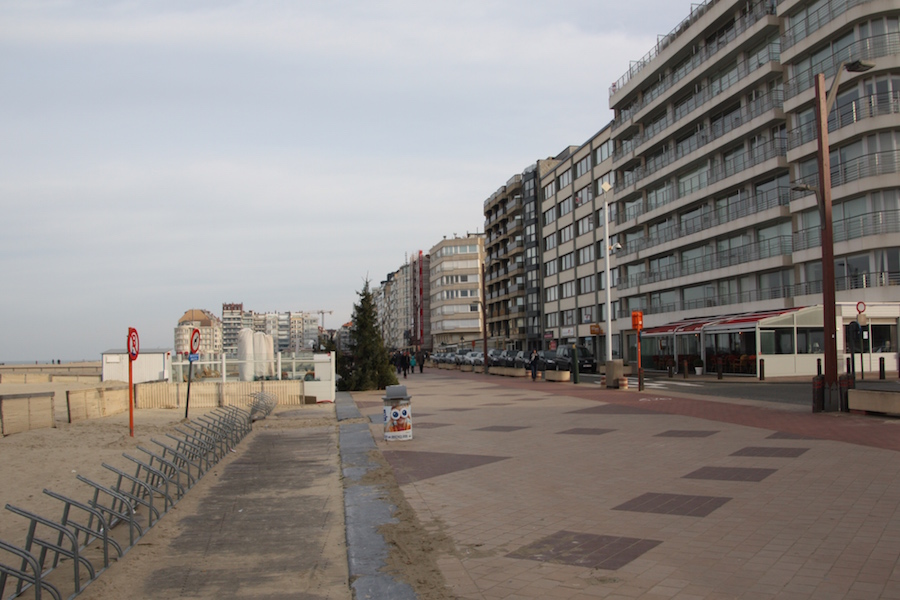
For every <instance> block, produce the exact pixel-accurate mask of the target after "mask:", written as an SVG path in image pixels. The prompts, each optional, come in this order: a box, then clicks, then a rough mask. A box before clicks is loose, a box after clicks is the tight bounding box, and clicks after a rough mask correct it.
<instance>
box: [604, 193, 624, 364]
mask: <svg viewBox="0 0 900 600" xmlns="http://www.w3.org/2000/svg"><path fill="white" fill-rule="evenodd" d="M600 189H602V190H603V247H604V248H605V250H604V257H605V263H606V267H605V270H606V362H607V363H608V362H609V361H611V360H612V297H611V293H610V288H611V287H612V279H611V278H610V274H609V253H610V252H611V251H612V250H613V248H612V247H611V246H610V245H609V196H607V194H609V192H610V190H612V186H611V185H610V184H609V182H608V181H604V182H603V183H602V184H601V185H600ZM621 247H622V246H620V245H619V244H616V248H617V249H618V248H621ZM607 375H609V369H607Z"/></svg>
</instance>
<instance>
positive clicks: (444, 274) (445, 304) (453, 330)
mask: <svg viewBox="0 0 900 600" xmlns="http://www.w3.org/2000/svg"><path fill="white" fill-rule="evenodd" d="M429 255H430V256H431V269H430V273H429V274H430V281H429V283H430V287H431V289H430V291H431V302H430V304H431V336H432V342H433V350H434V351H435V352H440V351H442V350H446V349H450V348H460V347H469V348H472V347H474V345H475V343H476V342H479V341H481V340H483V335H482V320H481V313H482V294H481V289H482V281H481V270H482V265H483V263H484V234H467V235H466V236H465V237H460V236H457V235H454V236H453V237H452V238H444V239H443V240H442V241H440V242H438V243H437V244H436V245H435V246H434V247H432V248H431V251H430V252H429Z"/></svg>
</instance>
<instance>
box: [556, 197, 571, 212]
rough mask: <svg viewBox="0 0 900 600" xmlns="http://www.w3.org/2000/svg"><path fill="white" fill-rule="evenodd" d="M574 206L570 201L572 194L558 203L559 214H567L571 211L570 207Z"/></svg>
mask: <svg viewBox="0 0 900 600" xmlns="http://www.w3.org/2000/svg"><path fill="white" fill-rule="evenodd" d="M573 207H574V203H573V201H572V196H569V197H568V198H566V199H565V200H563V201H562V202H560V203H559V216H563V215H567V214H569V213H570V212H572V208H573Z"/></svg>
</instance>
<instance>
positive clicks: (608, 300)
mask: <svg viewBox="0 0 900 600" xmlns="http://www.w3.org/2000/svg"><path fill="white" fill-rule="evenodd" d="M607 193H608V192H604V193H603V248H604V253H605V254H604V257H605V258H606V362H609V361H611V360H612V294H611V293H610V287H611V286H612V281H611V279H610V276H609V252H610V250H609V200H608V199H607V197H606V194H607ZM606 374H607V376H608V375H609V369H607V370H606Z"/></svg>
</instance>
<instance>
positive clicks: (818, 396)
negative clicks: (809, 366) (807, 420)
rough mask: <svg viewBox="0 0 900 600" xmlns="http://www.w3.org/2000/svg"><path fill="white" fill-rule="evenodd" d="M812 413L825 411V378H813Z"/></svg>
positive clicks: (817, 376) (821, 376) (820, 376)
mask: <svg viewBox="0 0 900 600" xmlns="http://www.w3.org/2000/svg"><path fill="white" fill-rule="evenodd" d="M812 384H813V395H812V411H813V412H814V413H817V412H822V411H823V410H825V376H824V375H816V376H815V377H813V381H812Z"/></svg>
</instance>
